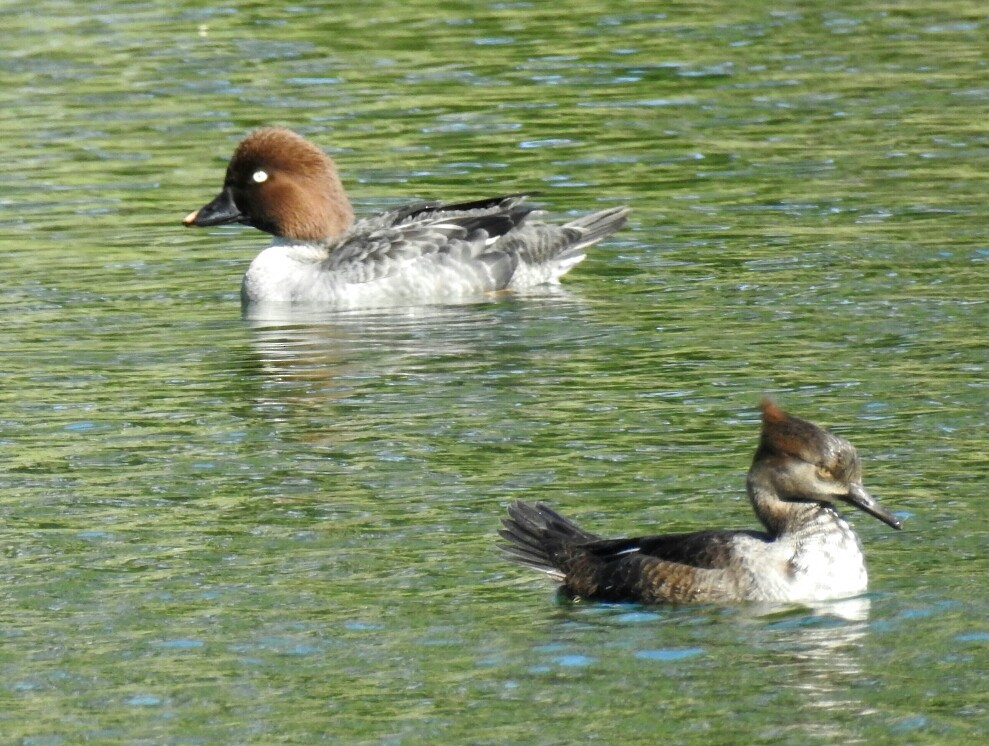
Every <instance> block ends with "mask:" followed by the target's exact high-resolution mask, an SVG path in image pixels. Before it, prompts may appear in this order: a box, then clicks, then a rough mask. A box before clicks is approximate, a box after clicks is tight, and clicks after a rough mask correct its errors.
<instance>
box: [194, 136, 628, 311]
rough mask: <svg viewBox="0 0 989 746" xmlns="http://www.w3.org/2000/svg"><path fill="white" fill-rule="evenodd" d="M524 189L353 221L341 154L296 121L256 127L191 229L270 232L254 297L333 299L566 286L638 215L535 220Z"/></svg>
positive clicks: (365, 302) (362, 302)
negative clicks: (596, 248) (300, 131)
mask: <svg viewBox="0 0 989 746" xmlns="http://www.w3.org/2000/svg"><path fill="white" fill-rule="evenodd" d="M526 196H527V195H524V194H507V195H501V196H497V197H489V198H487V199H479V200H473V201H468V202H456V203H449V204H444V203H440V202H418V203H415V204H410V205H406V206H404V207H399V208H396V209H392V210H388V211H387V212H383V213H380V214H378V215H375V216H373V217H369V218H364V219H361V220H357V221H355V220H354V213H353V210H352V209H351V206H350V201H349V200H348V199H347V195H346V193H345V192H344V189H343V185H342V184H341V182H340V177H339V176H338V175H337V170H336V166H335V165H334V163H333V161H332V159H330V157H329V156H328V155H326V154H325V153H324V152H323V151H322V150H320V149H319V148H318V147H316V146H315V145H314V144H312V143H311V142H309V141H308V140H306V139H305V138H303V137H301V136H299V135H297V134H295V133H294V132H291V131H290V130H287V129H282V128H277V127H267V128H264V129H259V130H256V131H255V132H253V133H251V134H250V135H248V136H247V137H246V138H245V139H244V140H243V141H242V142H241V143H240V145H238V146H237V149H236V150H235V151H234V154H233V157H232V158H231V160H230V163H229V164H228V166H227V173H226V178H225V179H224V182H223V189H222V190H221V191H220V193H219V194H218V195H217V196H216V197H215V198H214V199H213V200H212V201H211V202H209V203H208V204H206V205H205V206H203V207H201V208H200V209H199V210H196V211H194V212H192V213H190V214H189V215H187V216H186V217H185V219H184V220H183V221H182V222H183V223H184V224H185V225H187V226H193V225H196V226H213V225H223V224H225V223H244V224H246V225H250V226H253V227H255V228H258V229H260V230H262V231H266V232H268V233H271V234H272V235H273V236H274V237H275V238H274V241H273V242H272V244H271V246H270V247H269V248H267V249H265V250H264V251H262V252H261V253H260V254H259V255H258V256H257V257H256V258H255V259H254V261H253V262H251V266H250V267H249V268H248V270H247V274H246V275H244V281H243V284H242V286H241V298H242V300H243V302H244V303H245V304H255V303H267V302H294V303H317V304H327V305H331V306H335V307H350V308H352V307H362V306H380V305H401V304H409V303H416V302H442V301H444V300H450V301H453V300H456V299H463V298H469V297H471V296H477V295H480V294H482V293H489V292H494V291H499V290H522V289H525V288H528V287H532V286H535V285H539V284H542V283H556V282H558V280H559V278H560V276H562V275H563V274H565V273H566V272H567V271H568V270H569V269H570V268H571V267H573V266H574V265H575V264H577V263H578V262H580V261H581V260H582V259H583V258H584V256H585V251H586V249H587V248H588V247H589V246H591V245H593V244H595V243H597V242H598V241H600V240H601V239H603V238H605V237H606V236H609V235H611V234H612V233H614V232H615V231H617V230H618V229H619V228H621V227H622V225H624V224H625V220H626V218H627V217H628V213H629V210H628V208H627V207H613V208H609V209H607V210H601V211H599V212H595V213H593V214H590V215H586V216H584V217H581V218H578V219H576V220H572V221H570V222H568V223H564V224H562V225H557V224H550V223H542V222H538V221H535V220H530V219H529V217H530V216H531V215H532V214H533V212H534V210H535V208H533V207H531V206H530V205H528V204H526V203H525V200H526Z"/></svg>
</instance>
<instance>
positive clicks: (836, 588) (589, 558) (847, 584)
mask: <svg viewBox="0 0 989 746" xmlns="http://www.w3.org/2000/svg"><path fill="white" fill-rule="evenodd" d="M746 486H747V489H748V494H749V500H750V501H751V503H752V507H753V509H754V510H755V514H756V515H757V516H758V518H759V520H760V521H761V522H762V525H763V526H764V527H765V531H723V530H715V531H698V532H695V533H686V534H662V535H658V536H640V537H635V538H631V539H602V538H601V537H599V536H596V535H595V534H591V533H588V532H587V531H585V530H584V529H582V528H580V527H579V526H577V525H576V524H575V523H573V522H572V521H571V520H569V519H568V518H564V517H563V516H562V515H560V514H559V513H557V512H556V511H554V510H553V509H551V508H550V507H549V506H547V505H545V504H543V503H539V502H537V503H534V504H530V503H525V502H516V503H513V504H512V505H511V506H510V507H509V509H508V517H507V518H505V519H503V521H502V524H503V526H504V527H503V528H502V529H501V530H500V531H499V534H500V535H501V537H502V538H503V539H505V540H506V542H507V543H506V544H503V545H502V549H504V550H505V551H506V552H508V554H509V555H510V556H511V557H512V559H514V560H515V561H517V562H520V563H522V564H524V565H528V566H530V567H533V568H535V569H537V570H541V571H542V572H545V573H546V574H548V575H549V576H550V577H551V578H553V579H555V580H557V581H560V582H561V583H562V584H563V590H564V591H565V592H567V593H568V594H569V595H570V596H571V597H574V598H585V599H594V600H602V601H633V602H639V603H689V602H697V603H723V604H724V603H738V602H743V601H764V602H773V603H797V602H808V601H827V600H832V599H838V598H847V597H849V596H855V595H858V594H860V593H863V592H864V591H865V590H866V587H867V584H868V575H867V573H866V569H865V559H864V558H863V556H862V545H861V544H860V543H859V539H858V536H857V535H856V534H855V532H854V531H853V530H852V528H851V526H849V525H848V523H847V522H846V521H845V519H844V518H842V516H841V514H839V513H838V511H837V510H835V508H834V505H833V503H834V502H836V501H840V502H843V503H847V504H848V505H852V506H853V507H856V508H858V509H859V510H862V511H864V512H866V513H868V514H869V515H871V516H873V517H874V518H878V519H879V520H880V521H882V522H883V523H886V524H887V525H889V526H892V527H893V528H896V529H898V528H900V522H899V521H898V520H897V519H896V517H895V516H894V515H893V514H892V513H890V512H889V511H888V510H886V509H885V508H884V507H882V506H881V505H880V504H879V503H878V502H876V500H875V499H874V498H873V497H872V496H871V495H869V493H868V492H866V490H865V488H864V487H863V486H862V467H861V464H860V462H859V458H858V454H857V453H856V452H855V448H854V446H852V444H851V443H849V442H848V441H847V440H845V439H844V438H840V437H838V436H837V435H835V434H833V433H830V432H828V431H827V430H824V429H822V428H820V427H818V426H817V425H815V424H813V423H811V422H808V421H806V420H801V419H799V418H797V417H794V416H792V415H789V414H787V413H786V412H784V411H783V410H782V409H780V408H779V407H778V406H777V405H776V404H774V403H773V402H771V401H769V400H764V401H763V403H762V434H761V437H760V440H759V447H758V448H757V450H756V452H755V456H754V457H753V460H752V467H751V468H750V469H749V475H748V481H747V485H746Z"/></svg>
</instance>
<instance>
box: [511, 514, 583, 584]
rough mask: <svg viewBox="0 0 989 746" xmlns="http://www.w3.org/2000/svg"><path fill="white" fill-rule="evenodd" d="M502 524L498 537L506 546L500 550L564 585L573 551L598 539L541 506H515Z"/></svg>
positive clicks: (567, 519)
mask: <svg viewBox="0 0 989 746" xmlns="http://www.w3.org/2000/svg"><path fill="white" fill-rule="evenodd" d="M501 523H502V528H501V529H499V531H498V535H499V536H501V538H502V539H504V540H505V542H506V543H502V544H499V545H498V546H499V547H500V548H501V549H502V550H503V551H504V552H506V553H507V554H508V555H509V556H510V557H511V558H512V559H513V560H515V561H516V562H519V563H521V564H523V565H526V566H528V567H531V568H533V569H535V570H539V571H540V572H544V573H546V574H547V575H549V576H550V577H551V578H553V579H555V580H560V581H562V580H563V579H564V578H565V577H566V574H567V567H566V565H567V564H568V562H567V557H568V556H572V551H571V550H573V549H574V548H575V546H579V545H581V544H584V543H587V542H590V541H596V540H597V539H598V537H597V536H595V535H594V534H589V533H587V532H586V531H584V530H583V529H582V528H580V527H579V526H578V525H577V524H575V523H574V522H573V521H571V520H570V519H569V518H564V517H563V516H562V515H560V514H559V513H557V512H556V511H555V510H553V509H552V508H550V507H549V506H548V505H546V504H545V503H541V502H536V503H527V502H522V501H521V500H520V501H518V502H514V503H512V504H511V505H509V506H508V517H507V518H503V519H502V520H501Z"/></svg>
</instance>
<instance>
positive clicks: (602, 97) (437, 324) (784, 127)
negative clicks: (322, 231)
mask: <svg viewBox="0 0 989 746" xmlns="http://www.w3.org/2000/svg"><path fill="white" fill-rule="evenodd" d="M280 5H281V4H278V3H262V2H247V1H244V2H236V0H231V1H230V2H227V3H226V4H216V3H212V4H209V5H208V7H205V8H204V7H201V6H202V4H201V3H191V2H182V1H180V2H172V3H164V2H159V1H158V0H149V1H148V2H108V3H99V4H96V5H93V6H92V7H88V6H85V5H84V4H79V3H71V2H59V1H56V0H40V1H39V2H35V3H26V2H20V1H19V0H13V1H12V2H11V1H8V2H6V3H4V4H3V5H2V6H0V24H2V27H3V29H4V33H3V36H2V38H0V81H2V85H0V103H2V106H0V128H2V132H3V134H2V136H0V156H2V162H3V164H4V168H3V171H4V179H3V187H2V188H0V226H2V230H0V243H2V245H0V283H2V295H0V349H2V350H3V356H2V367H0V370H2V372H3V380H2V387H0V456H2V461H0V488H2V492H0V494H2V499H0V545H2V550H3V558H2V561H0V671H2V676H0V704H2V707H0V732H2V733H3V735H4V738H3V740H4V741H5V742H10V743H17V744H25V745H27V746H42V745H43V746H48V745H50V744H76V743H83V742H86V743H108V744H109V743H121V744H135V743H162V744H218V743H230V744H242V743H252V744H253V743H256V744H271V743H313V742H328V743H348V744H418V743H423V744H424V743H472V744H506V743H517V744H571V743H602V744H616V743H628V744H631V743H635V744H638V743H643V744H645V743H697V744H710V743H762V742H770V741H772V742H781V743H793V744H808V743H835V744H839V743H840V744H847V743H882V742H889V743H894V742H895V743H901V742H902V743H968V742H975V741H978V740H980V739H984V738H985V737H986V735H987V733H989V698H987V695H986V685H985V671H986V669H987V667H989V652H987V651H989V622H987V613H989V598H987V596H989V594H987V588H986V577H987V569H989V568H987V561H986V556H987V550H989V541H987V532H986V529H985V525H986V522H987V520H989V508H987V501H986V500H985V492H986V485H987V483H989V479H987V477H989V456H987V453H989V434H987V425H986V422H987V414H989V412H987V409H989V407H987V388H989V386H987V363H989V351H987V349H989V348H987V343H986V339H987V337H986V330H987V328H989V312H987V311H989V309H987V276H986V275H987V261H989V237H987V236H989V232H987V212H986V194H987V191H989V190H987V186H989V185H987V176H986V174H987V173H989V131H987V129H986V121H987V115H989V82H987V81H989V58H987V57H986V54H985V50H986V46H985V40H986V38H987V33H989V12H987V10H986V7H985V4H984V3H983V2H975V1H974V0H973V1H972V2H965V1H964V0H962V1H959V2H952V1H950V0H949V1H947V2H943V3H937V4H935V3H928V4H920V3H909V2H903V3H879V2H871V1H870V0H866V1H865V2H861V3H857V4H854V6H852V5H847V4H846V5H845V6H843V8H842V7H839V8H838V9H835V4H834V3H825V2H804V3H789V2H786V3H781V4H779V3H778V4H775V5H772V4H771V5H768V6H767V5H766V4H765V3H756V2H745V1H743V2H734V3H722V2H693V3H678V4H676V3H675V4H665V5H664V4H657V3H651V2H638V1H636V0H632V1H630V2H623V3H604V2H583V1H582V0H577V1H576V2H570V3H566V4H561V3H549V2H546V3H543V2H519V3H515V2H508V3H442V2H441V3H415V2H403V3H397V2H387V1H385V0H380V1H379V0H370V1H369V2H365V3H361V4H353V5H348V4H342V3H341V4H337V3H313V2H310V3H307V2H302V3H295V4H288V5H283V6H281V7H279V6H280ZM838 5H839V6H841V4H838ZM267 123H277V124H283V125H287V126H291V127H293V128H295V129H297V130H299V131H300V132H303V133H304V134H306V135H308V136H310V137H311V138H313V139H314V140H316V141H317V142H319V143H320V144H321V145H322V146H324V147H326V148H327V149H328V150H329V151H330V152H331V153H332V154H333V155H334V156H335V158H336V159H337V160H338V161H339V163H340V167H341V171H342V173H343V176H344V178H345V180H346V182H347V184H348V186H349V188H350V191H351V196H352V198H353V200H354V203H355V205H356V206H357V208H358V211H360V212H368V211H371V210H374V209H377V208H381V207H383V206H386V205H393V204H396V203H398V202H399V201H400V200H401V199H411V198H421V197H434V198H448V199H455V198H467V197H477V196H481V195H484V194H491V193H496V192H515V191H529V190H535V191H538V192H539V193H540V196H539V200H540V201H541V202H542V203H543V204H544V205H545V207H546V209H547V211H548V212H549V213H550V214H551V215H552V216H555V217H559V218H562V217H563V216H565V215H567V214H578V213H582V212H585V211H589V210H591V209H594V208H599V207H604V206H609V205H614V204H628V205H631V206H632V208H633V209H634V213H633V219H632V221H631V223H630V225H629V227H628V228H627V229H626V230H624V231H623V232H622V233H620V234H619V235H616V236H615V237H614V238H612V239H609V240H608V241H606V242H605V243H604V244H602V245H600V246H599V247H598V248H596V249H595V250H594V251H593V253H592V254H591V255H590V256H589V258H588V259H587V261H586V262H584V263H583V264H582V265H580V266H579V267H578V268H576V269H575V270H574V271H573V272H572V273H571V274H570V275H569V276H568V277H567V280H566V282H565V284H564V285H563V287H562V288H558V289H552V290H546V291H540V292H535V293H532V294H530V295H528V296H525V297H514V298H501V299H494V300H490V301H487V302H478V303H473V304H466V305H461V306H454V307H447V308H437V307H422V308H410V309H400V310H396V311H392V312H388V313H346V314H330V313H320V312H318V311H312V310H310V311H308V312H307V311H298V312H293V313H286V314H285V315H284V316H283V317H279V318H262V319H252V318H244V317H242V316H241V312H240V307H239V300H238V283H239V278H240V276H241V274H242V273H243V271H244V269H245V267H246V264H247V262H248V261H249V259H250V257H251V256H252V255H253V253H254V252H256V251H257V250H258V248H259V247H261V246H263V245H264V243H265V242H266V240H265V237H264V236H262V235H261V234H258V233H256V232H253V231H251V230H249V229H246V228H240V227H225V228H220V229H214V230H212V231H189V230H185V229H183V228H182V227H181V225H180V220H181V218H182V216H183V215H184V214H185V213H186V212H188V211H189V210H191V209H193V208H196V207H198V206H200V205H201V204H202V203H203V202H205V201H206V200H207V199H209V198H210V197H211V196H212V195H213V194H214V193H215V191H216V190H217V188H218V187H219V185H220V182H221V179H222V172H223V168H224V163H225V159H226V158H227V157H228V156H229V153H230V151H231V150H232V148H233V146H234V145H235V143H236V142H237V141H238V140H239V139H240V138H241V137H242V136H243V135H244V134H245V133H246V132H247V131H249V130H250V129H251V128H252V127H254V126H257V125H259V124H267ZM765 393H769V394H772V395H774V396H776V397H777V398H778V399H779V401H780V402H781V403H782V404H783V405H785V406H786V407H788V408H789V409H791V410H792V411H794V412H795V413H797V414H800V415H802V416H804V417H807V418H810V419H813V420H815V421H818V422H821V423H824V424H828V425H830V426H833V427H834V429H835V430H836V431H838V432H840V433H841V434H842V435H844V436H846V437H848V438H849V439H850V440H852V442H853V443H855V444H856V446H857V447H858V448H859V452H860V454H861V455H862V457H863V459H864V463H865V470H866V471H865V481H866V485H867V486H868V487H869V488H870V489H871V490H872V491H873V492H874V493H875V494H876V495H877V496H878V497H879V498H880V499H881V500H882V501H883V502H884V504H885V505H887V506H888V507H889V508H891V509H892V510H894V511H895V512H896V513H897V515H898V516H899V517H900V518H901V519H903V521H904V526H905V528H904V530H903V531H902V532H899V533H896V532H893V531H891V530H890V529H888V528H887V527H886V526H884V525H882V524H880V523H879V522H877V521H874V520H871V519H869V518H868V517H867V516H865V515H856V516H854V519H855V523H856V526H857V528H858V530H859V532H860V534H861V536H862V538H863V543H864V544H865V547H866V554H867V557H868V560H869V566H870V573H871V589H872V590H871V592H870V594H869V596H868V597H867V598H865V599H860V600H857V601H854V602H851V603H846V604H837V605H834V606H830V607H825V608H817V609H753V608H740V609H715V608H674V609H669V608H644V607H636V606H621V605H618V606H609V605H595V604H577V605H573V604H568V603H566V602H563V601H561V600H559V599H557V598H556V596H555V595H554V589H553V587H552V584H551V583H549V582H548V581H547V580H546V579H545V578H540V577H537V576H536V575H535V574H534V573H532V572H530V571H528V570H526V569H525V568H521V567H517V566H514V565H511V564H509V563H508V562H506V561H505V560H504V559H503V558H502V557H501V556H500V555H499V553H498V551H497V550H496V549H495V546H494V544H495V531H496V529H497V526H498V523H499V519H500V516H501V515H502V514H503V513H504V508H505V506H506V505H507V504H508V503H509V502H510V501H512V500H514V499H519V498H527V499H535V498H539V499H543V500H547V501H549V502H551V503H552V504H553V505H554V506H556V507H558V508H560V509H561V510H564V512H567V513H568V514H571V515H573V516H574V517H576V518H578V519H579V520H580V521H582V522H583V523H584V524H586V525H587V526H588V528H590V529H592V530H597V531H600V532H601V533H604V534H608V535H619V534H622V533H641V532H659V531H675V530H689V529H692V528H700V527H708V526H711V527H714V526H724V527H732V526H738V527H752V526H754V518H753V517H752V516H751V514H750V511H749V508H748V506H747V503H746V501H745V498H744V474H745V470H746V468H747V467H748V463H749V459H750V458H751V454H752V451H753V449H754V446H755V439H756V436H757V429H758V419H757V412H756V404H757V403H758V400H759V398H760V396H762V395H763V394H765Z"/></svg>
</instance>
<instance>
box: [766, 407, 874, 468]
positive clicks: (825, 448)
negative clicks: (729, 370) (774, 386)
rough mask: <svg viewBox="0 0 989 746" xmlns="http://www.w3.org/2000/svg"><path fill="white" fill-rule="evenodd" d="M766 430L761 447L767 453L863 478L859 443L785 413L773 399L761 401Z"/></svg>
mask: <svg viewBox="0 0 989 746" xmlns="http://www.w3.org/2000/svg"><path fill="white" fill-rule="evenodd" d="M760 408H761V409H762V433H761V436H760V440H759V450H760V451H761V452H763V453H764V454H765V455H769V454H776V455H787V456H792V457H795V458H798V459H800V460H801V461H805V462H807V463H810V464H815V465H817V466H820V467H822V468H826V469H828V470H829V471H831V472H833V473H834V474H836V475H840V476H841V477H843V478H847V479H856V478H860V473H861V465H860V463H859V458H858V454H857V453H856V451H855V446H853V445H852V444H851V443H849V442H848V441H847V440H845V439H844V438H842V437H839V436H837V435H835V434H834V433H830V432H828V431H827V430H825V429H824V428H822V427H818V426H817V425H815V424H814V423H813V422H808V421H807V420H802V419H800V418H799V417H794V416H793V415H791V414H788V413H787V412H784V411H783V410H782V409H781V408H780V407H779V405H777V404H776V402H774V401H773V400H772V399H769V398H766V399H763V400H762V403H761V404H760Z"/></svg>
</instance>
